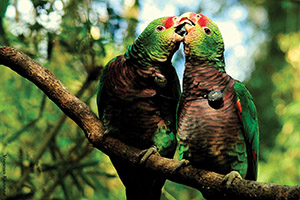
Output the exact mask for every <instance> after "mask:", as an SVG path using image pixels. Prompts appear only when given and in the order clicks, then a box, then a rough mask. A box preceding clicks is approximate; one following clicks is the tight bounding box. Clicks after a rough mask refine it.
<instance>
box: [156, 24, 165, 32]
mask: <svg viewBox="0 0 300 200" xmlns="http://www.w3.org/2000/svg"><path fill="white" fill-rule="evenodd" d="M165 29H166V28H165V27H164V26H162V25H158V26H157V27H156V29H155V30H156V31H157V32H161V31H163V30H165Z"/></svg>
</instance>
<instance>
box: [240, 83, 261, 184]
mask: <svg viewBox="0 0 300 200" xmlns="http://www.w3.org/2000/svg"><path fill="white" fill-rule="evenodd" d="M234 89H235V90H236V96H237V107H238V112H239V115H240V117H241V120H242V122H243V127H244V138H245V142H246V146H247V156H248V170H247V175H246V177H245V178H246V179H249V180H256V179H257V165H258V156H259V129H258V119H257V111H256V107H255V105H254V102H253V98H252V96H251V94H250V92H249V91H248V90H247V88H246V87H245V86H244V85H243V84H242V83H241V82H239V81H236V82H235V85H234Z"/></svg>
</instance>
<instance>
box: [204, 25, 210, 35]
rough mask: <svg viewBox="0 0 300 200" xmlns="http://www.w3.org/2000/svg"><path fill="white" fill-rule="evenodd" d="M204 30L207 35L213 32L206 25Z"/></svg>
mask: <svg viewBox="0 0 300 200" xmlns="http://www.w3.org/2000/svg"><path fill="white" fill-rule="evenodd" d="M203 30H204V32H205V34H206V35H210V34H211V30H210V28H207V27H204V28H203Z"/></svg>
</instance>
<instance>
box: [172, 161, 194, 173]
mask: <svg viewBox="0 0 300 200" xmlns="http://www.w3.org/2000/svg"><path fill="white" fill-rule="evenodd" d="M189 164H191V163H190V161H189V160H186V159H182V160H180V161H179V163H178V164H177V165H176V166H175V170H174V171H177V170H179V169H180V168H182V167H186V166H188V165H189Z"/></svg>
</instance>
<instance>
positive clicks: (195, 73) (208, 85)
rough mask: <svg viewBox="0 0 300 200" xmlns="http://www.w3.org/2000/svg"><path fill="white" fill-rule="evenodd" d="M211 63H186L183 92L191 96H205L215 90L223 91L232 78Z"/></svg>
mask: <svg viewBox="0 0 300 200" xmlns="http://www.w3.org/2000/svg"><path fill="white" fill-rule="evenodd" d="M215 65H216V64H215V63H211V62H209V61H200V60H198V61H193V62H191V61H189V60H187V61H186V64H185V71H184V78H183V91H184V93H188V94H193V95H191V96H195V95H196V96H205V95H206V94H207V93H208V92H210V91H213V90H218V91H223V90H224V89H225V88H226V86H227V84H228V83H229V81H230V79H231V77H230V76H229V75H227V74H226V73H225V70H219V68H218V67H216V66H215Z"/></svg>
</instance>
